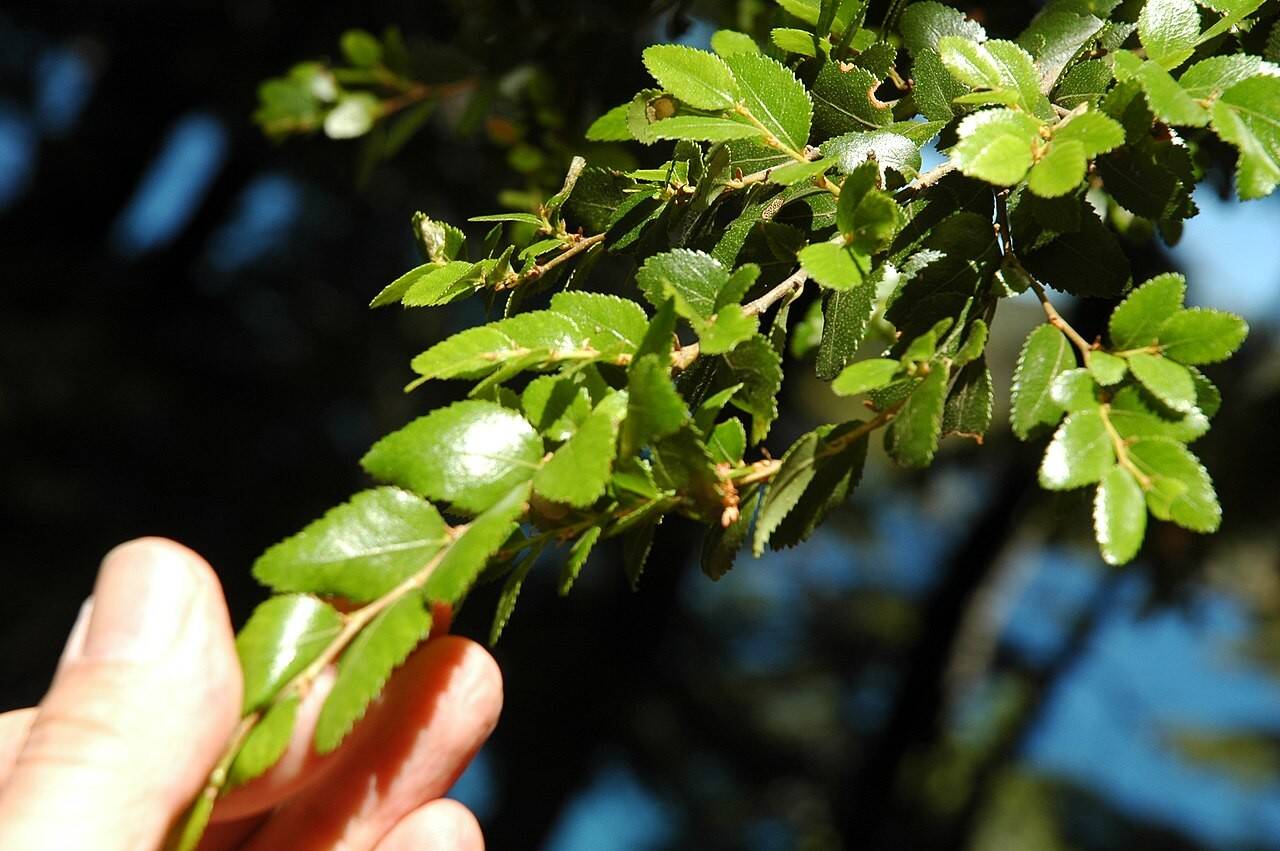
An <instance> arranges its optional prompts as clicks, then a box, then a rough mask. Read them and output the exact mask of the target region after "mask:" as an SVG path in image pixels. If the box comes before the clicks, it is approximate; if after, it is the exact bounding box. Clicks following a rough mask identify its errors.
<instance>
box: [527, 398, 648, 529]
mask: <svg viewBox="0 0 1280 851" xmlns="http://www.w3.org/2000/svg"><path fill="white" fill-rule="evenodd" d="M626 410H627V394H626V393H625V392H623V391H618V392H616V393H613V394H610V395H609V396H606V397H605V398H604V399H603V400H602V401H601V402H600V404H598V405H596V408H595V410H594V411H592V412H591V415H590V416H588V417H587V418H586V419H585V420H583V421H582V425H580V426H578V430H577V431H575V432H574V433H573V437H570V438H569V439H568V440H567V441H566V442H565V444H564V445H563V446H561V447H560V448H559V449H557V450H556V451H555V454H554V455H552V456H551V458H550V459H548V460H547V461H546V463H544V464H543V465H542V466H541V467H539V468H538V471H537V473H535V474H534V476H533V489H534V491H535V492H536V493H538V495H539V496H542V497H544V498H545V499H549V500H551V501H552V502H560V503H564V504H565V505H572V506H574V507H577V508H584V507H586V506H588V505H590V504H591V503H593V502H595V501H596V500H597V499H599V498H600V497H601V496H603V495H604V490H605V485H607V484H608V482H609V474H610V472H611V471H612V469H613V459H614V456H615V455H616V454H617V446H618V427H619V425H620V424H621V423H622V420H623V418H624V417H625V416H626Z"/></svg>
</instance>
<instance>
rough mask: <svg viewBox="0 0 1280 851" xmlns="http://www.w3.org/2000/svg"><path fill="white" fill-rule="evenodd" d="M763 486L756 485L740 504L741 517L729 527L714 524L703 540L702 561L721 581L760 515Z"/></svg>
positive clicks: (714, 578) (712, 576) (704, 568)
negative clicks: (757, 514)
mask: <svg viewBox="0 0 1280 851" xmlns="http://www.w3.org/2000/svg"><path fill="white" fill-rule="evenodd" d="M763 492H764V489H763V488H753V489H752V490H751V491H750V492H749V493H748V494H747V495H746V496H745V497H744V499H743V500H742V503H741V505H739V506H738V516H737V518H736V519H735V520H734V521H733V522H732V523H730V524H729V525H728V526H723V525H721V524H720V523H713V524H712V525H711V527H710V528H709V529H707V531H706V534H705V536H704V537H703V539H702V553H701V558H700V564H701V567H702V572H703V573H705V574H706V575H707V576H708V577H710V578H711V579H713V580H718V579H720V577H722V576H724V575H725V574H726V573H728V572H729V571H730V569H732V567H733V562H734V559H735V558H737V555H738V550H740V549H742V544H743V542H744V541H746V540H747V534H748V533H749V532H750V531H751V520H752V518H754V517H755V516H756V509H757V507H758V506H759V505H760V498H761V495H762V494H763Z"/></svg>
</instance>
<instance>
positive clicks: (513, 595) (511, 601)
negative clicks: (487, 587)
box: [489, 546, 542, 647]
mask: <svg viewBox="0 0 1280 851" xmlns="http://www.w3.org/2000/svg"><path fill="white" fill-rule="evenodd" d="M541 555H542V547H541V546H534V547H533V548H531V549H530V550H529V552H528V553H526V554H525V556H524V557H523V558H522V559H520V562H519V563H518V564H517V565H516V566H515V567H513V568H512V569H511V572H510V573H508V574H507V579H506V581H505V582H503V583H502V593H500V594H499V595H498V606H497V608H495V609H494V611H493V624H492V625H491V626H490V627H489V646H490V647H492V646H493V645H495V644H497V643H498V639H499V638H501V637H502V633H503V630H505V629H506V628H507V624H508V623H510V621H511V615H512V614H513V613H514V612H515V610H516V601H517V600H518V599H519V598H520V589H521V588H522V587H523V586H524V580H525V579H526V578H527V577H528V576H529V571H531V570H533V567H534V565H535V564H537V563H538V557H539V556H541Z"/></svg>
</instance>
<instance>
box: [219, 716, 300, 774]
mask: <svg viewBox="0 0 1280 851" xmlns="http://www.w3.org/2000/svg"><path fill="white" fill-rule="evenodd" d="M299 702H300V699H299V698H298V696H297V695H290V696H288V697H286V698H284V699H283V700H280V701H277V702H276V703H274V704H272V705H271V707H270V708H269V709H268V710H267V711H266V714H264V715H263V716H262V718H261V720H259V721H258V723H257V724H255V725H254V726H253V729H252V730H250V731H249V735H248V736H246V737H245V740H244V742H243V744H241V745H240V750H239V751H237V752H236V755H235V759H234V760H233V761H232V763H231V768H230V769H229V770H228V771H227V785H226V788H227V789H234V788H236V787H237V786H243V785H244V784H245V783H248V782H249V781H250V780H253V779H254V778H255V777H260V776H261V775H262V774H265V773H266V771H267V769H269V768H271V766H273V765H275V764H276V763H277V762H279V761H280V757H282V756H283V755H284V752H285V749H286V748H288V747H289V741H290V740H291V739H292V738H293V727H294V723H295V721H296V720H297V717H298V703H299Z"/></svg>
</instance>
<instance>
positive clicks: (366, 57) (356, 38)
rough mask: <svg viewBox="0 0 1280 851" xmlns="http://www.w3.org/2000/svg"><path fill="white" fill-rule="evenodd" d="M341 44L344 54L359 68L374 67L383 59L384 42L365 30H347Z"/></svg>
mask: <svg viewBox="0 0 1280 851" xmlns="http://www.w3.org/2000/svg"><path fill="white" fill-rule="evenodd" d="M339 44H340V45H341V47H342V55H343V56H345V57H347V61H348V62H350V63H351V64H352V65H354V66H356V67H357V68H372V67H373V66H374V65H377V64H378V63H379V62H381V61H382V44H381V43H379V42H378V40H377V39H376V38H374V37H373V36H372V35H370V34H369V33H367V32H365V31H364V30H347V31H346V32H344V33H343V34H342V38H341V40H340V41H339Z"/></svg>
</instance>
